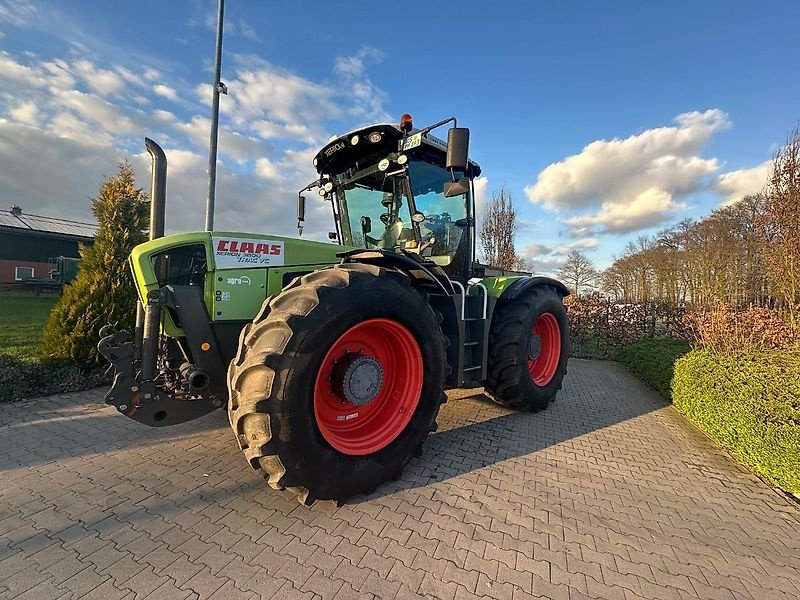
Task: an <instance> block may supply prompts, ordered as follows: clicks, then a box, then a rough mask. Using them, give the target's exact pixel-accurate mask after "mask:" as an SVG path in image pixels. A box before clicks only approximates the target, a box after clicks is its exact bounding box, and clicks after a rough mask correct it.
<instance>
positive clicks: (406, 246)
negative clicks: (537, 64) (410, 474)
mask: <svg viewBox="0 0 800 600" xmlns="http://www.w3.org/2000/svg"><path fill="white" fill-rule="evenodd" d="M451 122H452V123H453V126H452V127H450V129H449V130H448V136H447V142H446V143H445V142H443V141H441V140H439V139H437V138H436V137H434V136H433V135H431V133H430V132H431V130H432V129H434V128H436V127H440V126H443V125H445V124H448V123H451ZM146 143H147V145H148V150H149V151H150V153H151V155H152V156H153V206H152V209H151V211H152V217H151V218H152V221H151V223H152V224H151V230H152V231H151V236H152V237H154V238H155V239H151V241H149V242H147V243H144V244H142V245H140V246H138V247H137V248H135V249H134V251H133V253H132V254H131V257H130V263H131V267H132V270H133V274H134V277H135V280H136V285H137V289H138V293H139V310H138V314H137V326H136V331H135V332H134V334H133V335H131V334H129V333H127V332H125V331H114V330H113V328H112V327H111V326H107V327H105V328H103V331H102V332H101V335H102V339H101V341H100V343H99V345H98V349H99V351H100V353H101V354H102V355H103V356H105V357H106V358H107V359H108V360H109V362H110V363H111V365H112V369H111V370H112V371H113V374H114V376H113V385H112V387H111V389H110V391H109V392H108V393H107V394H106V402H107V403H109V404H113V405H114V406H115V407H116V408H117V410H118V411H119V412H121V413H123V414H125V415H126V416H128V417H130V418H132V419H133V420H135V421H138V422H140V423H144V424H146V425H150V426H156V427H157V426H165V425H173V424H176V423H182V422H185V421H188V420H191V419H194V418H196V417H200V416H202V415H205V414H207V413H209V412H210V411H213V410H216V409H219V408H223V407H225V408H227V411H228V416H229V420H230V424H231V427H232V428H233V431H234V434H235V436H236V439H237V440H238V443H239V446H240V447H241V449H242V451H243V452H244V455H245V458H246V459H247V461H248V463H249V464H250V465H251V466H252V467H253V468H254V469H257V470H260V471H261V472H262V473H263V475H264V476H265V478H266V479H267V481H268V483H269V485H270V486H271V487H273V488H276V489H281V490H284V489H285V490H290V491H292V492H294V493H295V494H296V496H297V497H298V499H299V500H300V501H301V502H303V503H305V504H312V503H313V502H314V501H316V500H335V501H339V502H341V501H344V500H346V499H347V498H349V497H351V496H354V495H357V494H359V493H363V492H365V491H369V490H371V489H374V488H375V487H376V486H377V485H379V484H380V483H382V482H384V481H387V480H389V479H393V478H397V477H399V475H400V472H401V471H402V469H403V467H404V466H405V465H406V463H407V462H408V461H409V460H410V459H411V457H412V456H414V455H415V453H418V452H419V451H420V448H421V445H422V443H423V441H424V440H425V438H426V437H427V436H428V434H429V433H430V432H431V431H435V430H436V417H437V414H438V412H439V407H440V406H441V404H442V403H443V402H444V401H445V400H446V395H445V390H447V389H453V388H472V387H481V386H482V387H484V388H485V390H486V392H487V393H488V394H489V395H490V396H491V397H492V398H493V399H494V400H495V401H496V402H498V403H500V404H502V405H504V406H507V407H510V408H514V409H521V410H530V411H533V412H536V411H538V410H543V409H545V408H547V406H548V404H549V403H550V402H551V401H553V400H554V399H555V396H556V393H557V391H558V390H559V389H560V388H561V383H562V380H563V378H564V374H565V372H566V364H567V355H568V349H569V327H568V323H567V316H566V311H565V308H564V305H563V298H564V297H565V296H566V295H568V294H569V291H568V290H567V288H566V287H565V286H564V285H563V284H562V283H560V282H558V281H556V280H553V279H550V278H547V277H530V276H526V275H524V274H513V273H511V274H509V273H502V272H497V271H494V272H493V271H492V269H491V268H490V267H487V266H484V265H481V264H479V263H478V262H476V260H475V241H476V235H475V192H474V179H475V178H476V177H477V176H478V175H480V172H481V170H480V167H479V166H478V165H477V164H476V163H475V162H473V161H471V160H469V159H468V145H469V130H468V129H466V128H460V127H458V126H457V123H456V122H455V119H453V118H450V119H446V120H444V121H441V122H440V123H436V124H435V125H432V126H430V127H426V128H424V129H421V130H417V129H414V127H413V124H412V121H411V117H410V116H408V115H404V116H403V119H402V120H401V122H400V124H399V125H390V124H375V125H370V126H368V127H363V128H360V129H358V130H356V131H352V132H350V133H347V134H345V135H342V136H339V137H337V138H335V139H332V140H331V141H330V142H329V143H328V144H327V145H326V146H325V147H323V148H322V149H321V150H320V151H319V153H318V154H317V155H316V157H315V158H314V167H315V168H316V170H317V173H318V174H319V178H318V179H317V180H315V181H314V182H313V183H311V184H310V185H308V186H306V188H304V189H303V190H302V191H301V193H300V195H299V197H298V206H297V208H298V215H297V216H298V228H299V230H300V233H301V234H302V226H303V224H304V220H305V197H304V196H303V195H302V194H303V193H308V192H310V191H312V190H316V191H317V192H318V194H319V196H320V197H321V200H320V201H325V202H329V203H330V205H331V210H332V213H333V222H334V224H335V231H333V232H331V233H330V234H329V237H330V240H331V241H330V242H327V243H326V242H317V241H305V240H301V239H297V238H287V237H281V236H275V235H268V234H254V233H234V232H222V231H213V232H207V231H206V232H199V233H181V234H176V235H169V236H166V237H159V236H161V235H163V223H164V189H165V180H166V158H165V157H164V154H163V152H162V151H161V149H160V148H159V147H158V145H157V144H155V143H154V142H152V141H151V140H146Z"/></svg>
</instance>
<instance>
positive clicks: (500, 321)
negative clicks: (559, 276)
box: [486, 287, 569, 411]
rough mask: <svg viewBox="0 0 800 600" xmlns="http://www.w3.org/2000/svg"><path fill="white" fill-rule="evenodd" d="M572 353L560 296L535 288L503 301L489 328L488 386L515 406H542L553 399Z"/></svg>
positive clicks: (494, 395)
mask: <svg viewBox="0 0 800 600" xmlns="http://www.w3.org/2000/svg"><path fill="white" fill-rule="evenodd" d="M568 356H569V321H568V319H567V311H566V309H565V307H564V303H563V302H562V300H561V296H560V295H559V294H557V293H556V292H555V291H553V290H551V289H550V288H545V287H536V288H534V289H532V290H531V291H529V292H528V293H527V294H526V295H525V296H523V297H522V298H519V299H516V300H511V301H502V300H501V304H500V305H499V306H498V308H497V309H496V311H495V314H494V317H493V318H492V325H491V329H490V333H489V352H488V374H487V381H486V390H487V391H488V392H489V394H490V395H491V396H492V398H494V400H495V401H496V402H498V403H499V404H502V405H503V406H507V407H509V408H515V409H527V410H532V411H538V410H544V409H546V408H547V407H548V405H549V404H550V402H552V401H553V400H555V397H556V394H557V393H558V390H560V389H561V384H562V382H563V379H564V375H565V374H566V372H567V358H568Z"/></svg>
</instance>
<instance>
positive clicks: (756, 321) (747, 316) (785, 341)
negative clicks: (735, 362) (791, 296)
mask: <svg viewBox="0 0 800 600" xmlns="http://www.w3.org/2000/svg"><path fill="white" fill-rule="evenodd" d="M685 321H686V324H687V327H688V329H689V330H690V331H691V333H692V337H693V339H694V340H696V342H697V343H698V345H699V346H701V347H702V348H704V349H706V350H709V351H711V352H713V353H715V354H730V355H735V354H741V353H742V352H755V351H759V350H780V349H789V348H791V347H792V346H794V345H795V344H796V343H797V336H796V332H795V331H794V330H793V329H792V328H791V327H790V326H789V324H788V323H787V322H786V321H784V320H783V318H782V317H781V315H780V313H778V312H777V311H775V310H770V309H768V308H749V309H746V310H736V309H733V308H731V307H729V306H725V305H720V306H716V307H714V308H711V309H709V310H706V311H703V312H696V313H689V314H687V315H686V317H685Z"/></svg>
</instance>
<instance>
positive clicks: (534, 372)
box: [528, 313, 561, 387]
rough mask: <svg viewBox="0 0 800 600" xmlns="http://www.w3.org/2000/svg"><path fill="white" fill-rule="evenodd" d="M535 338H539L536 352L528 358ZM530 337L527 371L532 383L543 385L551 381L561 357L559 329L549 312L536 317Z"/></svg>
mask: <svg viewBox="0 0 800 600" xmlns="http://www.w3.org/2000/svg"><path fill="white" fill-rule="evenodd" d="M536 338H538V340H539V347H538V353H536V356H535V358H530V357H531V351H532V349H533V346H534V345H535V339H536ZM531 339H532V342H533V343H532V344H531V345H530V346H529V347H528V348H529V349H528V357H529V358H528V373H530V376H531V380H533V383H535V384H536V385H538V386H539V387H543V386H545V385H547V384H548V383H550V381H552V379H553V377H554V376H555V374H556V371H557V370H558V360H559V359H560V358H561V330H560V329H559V328H558V321H557V320H556V318H555V317H554V316H553V315H552V314H551V313H544V314H542V315H540V316H539V318H538V319H536V323H534V324H533V328H532V329H531Z"/></svg>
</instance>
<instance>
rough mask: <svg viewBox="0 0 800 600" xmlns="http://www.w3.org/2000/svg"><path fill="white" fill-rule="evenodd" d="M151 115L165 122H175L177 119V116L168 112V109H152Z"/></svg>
mask: <svg viewBox="0 0 800 600" xmlns="http://www.w3.org/2000/svg"><path fill="white" fill-rule="evenodd" d="M153 116H154V117H155V118H156V119H158V120H159V121H164V122H165V123H175V122H177V120H178V117H176V116H175V115H174V114H173V113H171V112H169V111H168V110H161V109H157V110H154V111H153Z"/></svg>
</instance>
